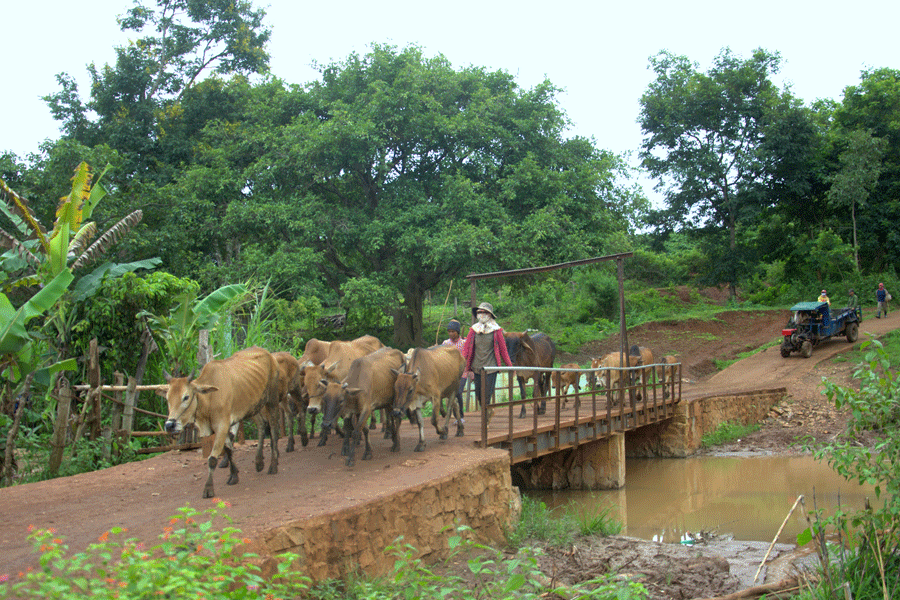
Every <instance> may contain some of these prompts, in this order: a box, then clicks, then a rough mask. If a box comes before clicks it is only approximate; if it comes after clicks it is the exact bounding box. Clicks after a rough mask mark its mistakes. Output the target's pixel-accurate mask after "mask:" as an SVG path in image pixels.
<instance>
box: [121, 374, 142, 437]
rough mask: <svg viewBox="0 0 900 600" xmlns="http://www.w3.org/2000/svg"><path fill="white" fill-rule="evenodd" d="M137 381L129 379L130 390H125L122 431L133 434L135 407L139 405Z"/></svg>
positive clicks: (132, 378)
mask: <svg viewBox="0 0 900 600" xmlns="http://www.w3.org/2000/svg"><path fill="white" fill-rule="evenodd" d="M136 387H137V380H136V379H135V378H134V377H129V378H128V389H127V390H125V410H123V411H122V429H124V430H125V431H127V432H128V433H131V430H132V429H134V407H135V405H136V404H137V395H138V392H137V390H136V389H135V388H136Z"/></svg>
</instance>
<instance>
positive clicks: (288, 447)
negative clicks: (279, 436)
mask: <svg viewBox="0 0 900 600" xmlns="http://www.w3.org/2000/svg"><path fill="white" fill-rule="evenodd" d="M284 451H285V452H293V451H294V442H292V441H291V442H288V445H287V448H285V449H284Z"/></svg>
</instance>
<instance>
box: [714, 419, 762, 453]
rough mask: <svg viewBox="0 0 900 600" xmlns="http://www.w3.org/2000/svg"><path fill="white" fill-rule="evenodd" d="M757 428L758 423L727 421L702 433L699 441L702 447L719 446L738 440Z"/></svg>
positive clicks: (757, 429) (758, 426)
mask: <svg viewBox="0 0 900 600" xmlns="http://www.w3.org/2000/svg"><path fill="white" fill-rule="evenodd" d="M759 428H760V425H759V424H758V423H750V424H749V425H742V424H740V423H735V422H733V421H727V422H725V423H722V424H720V425H719V426H718V427H716V430H715V431H713V432H711V433H707V434H706V435H704V436H703V438H702V439H701V440H700V443H701V445H702V446H703V447H704V448H711V447H713V446H720V445H722V444H727V443H728V442H733V441H735V440H739V439H741V438H742V437H744V436H746V435H749V434H751V433H753V432H754V431H759Z"/></svg>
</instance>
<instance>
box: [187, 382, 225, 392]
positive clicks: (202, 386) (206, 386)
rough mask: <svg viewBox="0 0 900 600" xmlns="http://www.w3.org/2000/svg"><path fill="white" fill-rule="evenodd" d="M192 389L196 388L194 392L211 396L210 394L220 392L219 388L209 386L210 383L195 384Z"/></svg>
mask: <svg viewBox="0 0 900 600" xmlns="http://www.w3.org/2000/svg"><path fill="white" fill-rule="evenodd" d="M191 387H192V388H194V390H195V391H196V392H197V393H198V394H209V393H212V392H218V391H219V388H218V387H216V386H214V385H210V384H208V383H193V384H191Z"/></svg>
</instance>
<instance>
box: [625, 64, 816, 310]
mask: <svg viewBox="0 0 900 600" xmlns="http://www.w3.org/2000/svg"><path fill="white" fill-rule="evenodd" d="M780 62H781V58H780V56H779V54H778V53H774V54H773V53H769V52H767V51H765V50H762V49H758V50H756V51H754V53H753V55H752V56H751V57H750V58H748V59H746V60H744V59H741V58H740V57H738V56H736V55H735V54H734V53H732V51H731V50H730V49H727V48H726V49H724V50H723V51H722V52H721V53H720V54H719V55H718V56H717V57H716V58H715V60H714V61H713V65H712V67H711V68H710V69H709V70H708V71H707V72H705V73H704V72H701V71H699V70H698V65H697V64H696V63H692V62H691V61H690V60H688V59H687V58H686V57H684V56H677V55H674V54H672V53H670V52H667V51H663V52H660V53H659V54H657V55H656V56H654V57H651V59H650V65H651V68H652V69H653V70H654V72H655V73H656V79H655V80H654V81H653V82H651V83H650V85H649V86H648V89H647V91H646V92H645V93H644V95H643V96H642V97H641V114H640V118H639V122H640V124H641V129H642V131H643V133H644V135H645V137H644V141H643V143H642V150H641V158H642V159H643V164H644V166H645V167H646V168H647V169H648V171H649V172H650V174H651V175H652V176H653V177H655V178H657V179H658V180H659V182H660V183H659V187H660V188H662V189H663V190H664V193H665V198H666V203H667V208H666V210H665V211H661V213H660V214H658V215H657V223H658V224H659V225H661V226H663V227H668V228H670V229H673V230H674V229H680V228H684V227H691V226H699V227H704V228H707V229H709V230H710V233H711V234H712V235H713V236H714V237H718V236H717V235H716V234H715V230H716V229H718V228H724V230H725V231H726V232H727V248H728V251H726V252H723V253H722V260H723V261H724V262H721V261H717V263H716V264H717V270H716V276H717V277H721V278H722V279H720V281H727V282H728V283H729V284H730V287H731V292H732V295H733V294H734V291H735V287H736V285H737V281H738V279H739V277H740V273H741V271H742V269H743V266H744V265H743V263H744V262H745V261H746V260H747V258H746V251H745V249H742V248H739V245H740V244H739V240H738V236H737V233H738V230H739V226H740V225H741V223H742V222H747V221H750V222H752V221H753V220H755V218H756V216H757V215H758V214H759V211H760V210H762V209H763V208H764V207H766V206H767V205H770V204H771V203H773V202H776V201H777V196H779V195H787V196H789V197H794V198H796V197H798V196H800V197H802V195H803V194H804V193H805V190H806V186H805V185H804V184H803V183H802V181H801V180H800V179H798V178H796V177H795V176H794V175H793V174H792V173H793V171H794V169H793V168H792V165H795V164H797V163H798V161H802V162H806V161H805V159H803V158H802V157H804V156H805V152H804V153H803V154H801V155H799V157H798V154H797V149H798V147H799V148H800V149H801V150H802V149H804V148H807V147H808V143H807V140H808V139H809V138H810V136H812V135H813V131H812V126H811V122H810V119H809V115H808V114H806V113H805V112H804V111H803V109H802V107H800V106H799V104H798V103H797V102H796V101H795V100H794V99H793V98H792V97H791V95H790V93H789V91H787V90H779V89H778V88H777V87H776V86H775V85H774V84H773V83H772V81H771V79H770V77H771V76H772V75H774V74H776V73H777V72H778V68H779V64H780ZM786 124H790V126H785V125H786ZM798 125H799V126H798Z"/></svg>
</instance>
